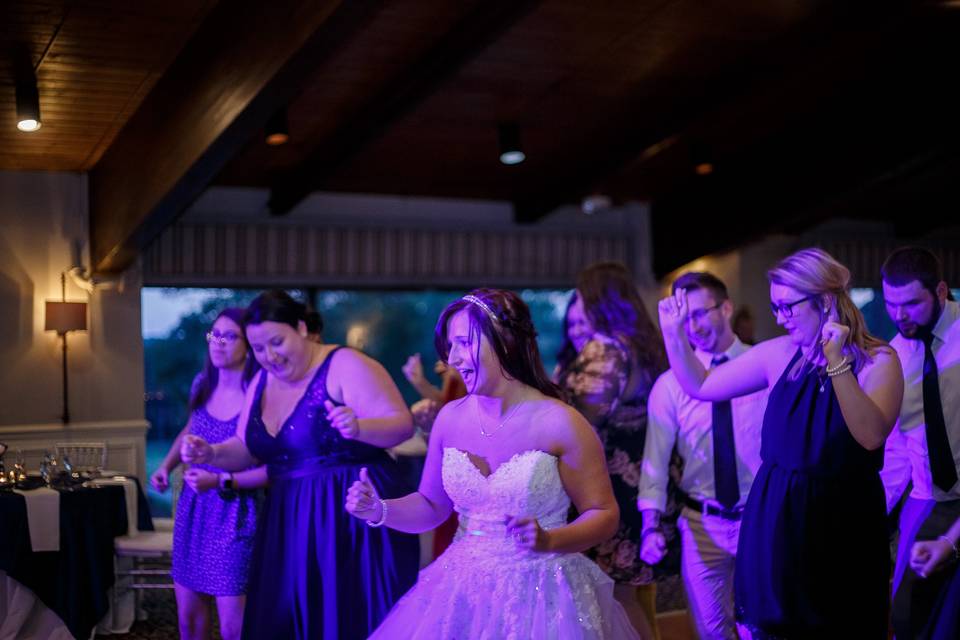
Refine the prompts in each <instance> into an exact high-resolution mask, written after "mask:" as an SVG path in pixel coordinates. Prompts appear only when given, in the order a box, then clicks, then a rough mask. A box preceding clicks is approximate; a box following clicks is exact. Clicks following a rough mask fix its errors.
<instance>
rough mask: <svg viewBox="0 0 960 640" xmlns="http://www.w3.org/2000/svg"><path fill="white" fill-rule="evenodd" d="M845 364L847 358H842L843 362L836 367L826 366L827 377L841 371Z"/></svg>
mask: <svg viewBox="0 0 960 640" xmlns="http://www.w3.org/2000/svg"><path fill="white" fill-rule="evenodd" d="M846 364H847V356H843V360H841V361H840V364H838V365H837V366H835V367H831V366H829V365H828V366H827V367H826V372H827V375H828V376H829V375H833V374H834V373H837V372H838V371H840V369H843V368H844V367H845V366H846Z"/></svg>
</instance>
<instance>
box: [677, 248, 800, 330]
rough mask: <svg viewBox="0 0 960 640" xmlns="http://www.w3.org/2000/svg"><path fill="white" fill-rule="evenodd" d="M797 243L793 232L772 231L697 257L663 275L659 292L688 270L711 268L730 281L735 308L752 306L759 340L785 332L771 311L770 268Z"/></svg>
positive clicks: (708, 269) (717, 274) (711, 270)
mask: <svg viewBox="0 0 960 640" xmlns="http://www.w3.org/2000/svg"><path fill="white" fill-rule="evenodd" d="M796 243H797V239H796V238H795V237H794V236H783V235H773V236H768V237H766V238H764V239H763V240H760V241H758V242H755V243H753V244H750V245H747V246H745V247H742V248H740V249H738V250H736V251H730V252H727V253H717V254H712V255H709V256H704V257H702V258H698V259H697V260H694V261H693V262H690V263H688V264H685V265H684V266H682V267H680V268H679V269H677V270H676V271H673V272H672V273H670V274H668V275H667V276H666V277H665V278H663V280H662V281H661V283H660V285H661V288H660V295H661V296H664V295H667V294H668V293H669V292H670V285H671V283H672V282H673V281H674V280H675V279H676V278H677V277H678V276H679V275H680V274H682V273H684V272H685V271H709V272H710V273H712V274H713V275H715V276H717V277H718V278H720V279H721V280H723V282H724V284H726V285H727V290H728V291H729V293H730V299H731V300H732V301H733V304H734V306H735V307H736V308H738V309H739V308H740V307H741V306H743V305H746V306H748V307H749V308H750V311H751V312H752V313H753V321H754V328H755V337H756V339H757V340H758V341H759V340H766V339H768V338H772V337H774V336H778V335H782V334H783V330H782V329H780V327H778V326H777V323H776V320H775V319H774V318H773V314H771V313H770V287H769V283H768V282H767V271H768V270H769V269H770V268H771V267H773V266H774V265H775V264H776V263H777V262H778V261H780V260H781V259H782V258H785V257H786V256H788V255H790V253H792V252H793V251H795V250H796V248H797V245H796Z"/></svg>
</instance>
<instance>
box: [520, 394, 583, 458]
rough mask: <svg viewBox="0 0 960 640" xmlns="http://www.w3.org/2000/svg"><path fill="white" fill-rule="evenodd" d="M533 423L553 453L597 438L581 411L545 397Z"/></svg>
mask: <svg viewBox="0 0 960 640" xmlns="http://www.w3.org/2000/svg"><path fill="white" fill-rule="evenodd" d="M531 421H532V422H533V423H534V424H535V425H536V426H537V429H538V431H539V432H540V433H539V434H538V435H539V436H540V438H539V439H540V440H541V442H544V443H545V444H546V447H544V448H545V449H547V450H549V451H551V452H552V453H558V452H563V451H567V450H568V449H569V448H570V447H571V446H573V445H575V444H576V443H578V442H580V441H582V439H584V438H596V437H597V436H596V432H595V431H594V430H593V427H592V426H591V425H590V423H589V422H587V419H586V418H584V417H583V415H581V413H580V412H579V411H577V410H576V409H574V408H573V407H571V406H570V405H568V404H566V403H564V402H562V401H560V400H557V399H556V398H550V397H547V396H544V397H543V399H542V400H539V401H538V406H537V407H536V408H535V411H534V413H533V415H532V416H531Z"/></svg>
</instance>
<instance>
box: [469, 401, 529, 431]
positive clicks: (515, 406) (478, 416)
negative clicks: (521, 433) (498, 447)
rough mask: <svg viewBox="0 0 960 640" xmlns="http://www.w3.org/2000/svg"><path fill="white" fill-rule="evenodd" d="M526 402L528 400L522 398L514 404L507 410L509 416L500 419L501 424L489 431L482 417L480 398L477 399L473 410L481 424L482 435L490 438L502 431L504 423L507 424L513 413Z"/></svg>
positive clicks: (478, 422)
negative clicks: (485, 427) (484, 426)
mask: <svg viewBox="0 0 960 640" xmlns="http://www.w3.org/2000/svg"><path fill="white" fill-rule="evenodd" d="M524 402H526V400H521V401H520V402H518V403H517V404H515V405H513V409H510V411H508V412H507V417H506V418H504V419H503V420H501V421H500V424H498V425H497V427H496V429H494V430H493V431H490V432H489V433H488V432H487V430H486V429H484V428H483V420H481V419H480V400H479V399H477V400H476V402H474V404H473V410H474V412H475V413H476V414H477V424H478V425H480V435H482V436H486V437H488V438H489V437H490V436H492V435H493V434H495V433H496V432H497V431H500V429H503V425H505V424H507V421H508V420H510V418H512V417H513V414H514V413H516V412H517V409H519V408H520V405H522V404H523V403H524Z"/></svg>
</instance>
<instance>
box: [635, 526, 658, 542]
mask: <svg viewBox="0 0 960 640" xmlns="http://www.w3.org/2000/svg"><path fill="white" fill-rule="evenodd" d="M654 532H656V533H663V527H661V526H660V525H656V526H653V527H647V528H646V529H644V530H643V531H641V532H640V540H641V541H643V539H644V538H646V537H647V534H648V533H654Z"/></svg>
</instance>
